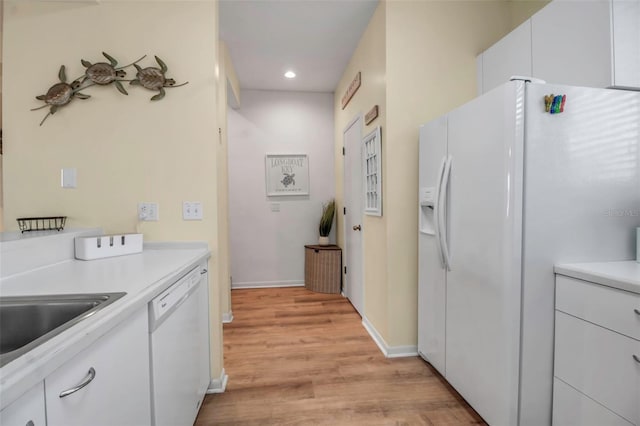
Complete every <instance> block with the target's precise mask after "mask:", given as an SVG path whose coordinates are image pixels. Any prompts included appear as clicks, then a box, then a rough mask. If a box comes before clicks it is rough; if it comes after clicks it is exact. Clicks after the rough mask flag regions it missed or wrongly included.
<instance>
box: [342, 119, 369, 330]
mask: <svg viewBox="0 0 640 426" xmlns="http://www.w3.org/2000/svg"><path fill="white" fill-rule="evenodd" d="M358 122H360V123H361V124H360V137H359V140H360V143H359V146H360V149H359V150H358V153H359V157H360V164H361V168H360V179H362V133H363V130H364V126H363V124H362V123H364V115H363V114H362V112H359V113H357V114H356V115H355V116H354V117H353V118H352V119H351V120H350V121H349V122H348V123H347V125H346V126H345V127H344V129H343V130H342V149H343V151H342V152H343V158H342V159H343V161H342V169H343V173H342V185H343V186H342V189H343V195H344V203H343V204H344V207H346V205H347V197H346V186H347V184H348V183H347V182H346V168H347V162H346V161H345V160H346V155H344V153H345V151H344V150H345V148H346V147H345V137H344V136H345V133H347V131H348V130H349V129H350V128H351V127H353V126H354V125H356V124H357V123H358ZM359 196H360V200H361V206H362V202H364V199H363V198H364V197H363V194H362V191H360V194H359ZM361 214H362V219H364V213H363V212H361ZM362 219H361V221H360V222H363V220H362ZM342 225H343V229H344V250H343V252H342V253H343V256H344V266H345V267H347V266H350V265H348V262H349V259H348V256H349V255H348V246H347V232H349V229H347V216H346V215H345V214H344V211H343V215H342ZM361 232H362V233H363V234H364V231H361ZM363 239H364V238H363V237H361V242H362V240H363ZM360 257H361V259H360V279H361V281H362V282H361V286H362V306H361V311H362V312H358V313H359V314H360V315H361V317H362V318H363V319H364V317H365V316H364V310H365V285H364V278H365V277H364V244H361V250H360ZM347 270H348V269H347ZM341 273H342V277H343V280H344V283H345V284H346V285H345V287H344V289H343V292H342V295H343V296H344V297H348V296H347V294H348V293H349V292H348V291H346V290H347V289H348V286H349V281H348V279H347V277H346V275H347V274H345V273H344V269H343V270H342V271H341ZM356 310H357V309H356Z"/></svg>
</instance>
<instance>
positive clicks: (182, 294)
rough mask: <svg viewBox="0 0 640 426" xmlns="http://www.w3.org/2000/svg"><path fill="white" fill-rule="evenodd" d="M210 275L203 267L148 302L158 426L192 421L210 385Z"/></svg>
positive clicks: (154, 412) (153, 401)
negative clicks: (208, 288) (208, 286)
mask: <svg viewBox="0 0 640 426" xmlns="http://www.w3.org/2000/svg"><path fill="white" fill-rule="evenodd" d="M207 277H208V274H207V269H206V267H205V266H203V265H201V266H198V267H196V268H194V269H193V270H191V271H190V272H189V273H188V274H187V275H185V276H184V277H182V278H181V279H179V280H178V281H177V282H176V283H175V284H173V285H172V286H171V287H169V288H168V289H167V290H165V291H164V292H163V293H162V294H160V295H159V296H158V297H156V298H155V299H153V300H152V301H151V302H150V303H149V333H150V339H151V340H150V346H151V387H152V392H151V394H152V398H151V406H152V421H153V424H154V425H156V426H162V425H166V426H176V425H190V424H193V422H194V421H195V419H196V416H197V415H198V410H199V409H200V404H201V403H202V399H203V398H204V394H205V392H206V390H207V387H208V385H209V380H210V374H209V305H208V303H209V302H208V291H207V281H208V279H207Z"/></svg>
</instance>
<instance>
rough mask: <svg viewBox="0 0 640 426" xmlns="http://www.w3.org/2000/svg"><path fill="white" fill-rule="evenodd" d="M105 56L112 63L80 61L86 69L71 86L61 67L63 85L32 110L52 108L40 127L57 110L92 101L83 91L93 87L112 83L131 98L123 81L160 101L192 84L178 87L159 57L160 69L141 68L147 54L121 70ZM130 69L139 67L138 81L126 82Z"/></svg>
mask: <svg viewBox="0 0 640 426" xmlns="http://www.w3.org/2000/svg"><path fill="white" fill-rule="evenodd" d="M102 55H103V56H104V57H105V58H106V59H107V60H108V61H109V62H96V63H91V62H89V61H86V60H84V59H81V60H80V62H81V63H82V65H83V66H84V67H85V68H86V69H85V72H84V74H83V75H82V76H80V77H78V78H76V79H74V80H72V81H71V82H70V83H68V82H67V73H66V69H65V66H64V65H62V66H61V67H60V70H59V71H58V79H59V80H60V82H58V83H56V84H54V85H53V86H51V87H50V88H49V90H47V93H45V94H44V95H38V96H36V99H38V100H40V101H44V103H45V104H44V105H42V106H41V107H38V108H33V109H31V111H36V110H39V109H42V108H47V107H49V112H48V113H47V115H45V116H44V118H43V119H42V121H41V122H40V125H41V126H42V124H43V123H44V122H45V120H46V119H47V118H48V117H49V116H50V115H53V114H55V112H56V111H57V110H58V109H60V108H61V107H63V106H65V105H67V104H69V103H70V102H71V101H72V100H74V99H89V98H90V97H91V96H90V95H87V94H85V93H82V92H81V91H82V90H84V89H87V88H89V87H91V86H96V85H97V86H107V85H110V84H113V85H114V86H115V87H116V89H117V90H118V91H119V92H120V93H122V94H123V95H128V94H129V93H128V92H127V90H126V89H125V87H124V85H123V84H122V82H128V83H129V85H134V86H141V87H144V88H145V89H148V90H152V91H154V92H158V93H157V94H156V95H154V96H152V97H151V100H152V101H159V100H160V99H162V98H164V96H165V90H164V89H165V88H169V87H180V86H184V85H185V84H188V83H189V82H188V81H187V82H184V83H181V84H176V81H175V80H174V79H173V78H167V77H166V73H167V71H168V67H167V65H166V64H165V63H164V61H163V60H162V59H160V58H158V57H157V56H156V57H155V58H156V62H157V63H158V67H153V66H151V67H146V68H142V67H141V66H140V65H138V62H140V61H142V60H143V59H144V58H146V55H144V56H143V57H141V58H140V59H138V60H137V61H135V62H132V63H130V64H128V65H125V66H122V67H119V66H118V61H117V60H116V59H115V58H113V57H112V56H110V55H109V54H107V53H105V52H102ZM131 66H134V67H135V68H136V70H137V73H136V76H135V78H133V79H131V80H127V79H126V78H125V77H126V75H127V73H126V71H125V70H124V69H125V68H128V67H131Z"/></svg>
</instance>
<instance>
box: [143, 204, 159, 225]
mask: <svg viewBox="0 0 640 426" xmlns="http://www.w3.org/2000/svg"><path fill="white" fill-rule="evenodd" d="M138 219H140V220H142V221H146V222H148V221H157V220H160V212H159V208H158V203H138Z"/></svg>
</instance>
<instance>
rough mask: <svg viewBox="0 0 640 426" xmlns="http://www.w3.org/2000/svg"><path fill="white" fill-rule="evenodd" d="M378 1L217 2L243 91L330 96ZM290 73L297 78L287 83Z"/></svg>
mask: <svg viewBox="0 0 640 426" xmlns="http://www.w3.org/2000/svg"><path fill="white" fill-rule="evenodd" d="M377 4H378V0H220V2H219V5H220V6H219V7H220V9H219V10H220V15H219V19H220V39H221V40H223V41H224V42H225V43H226V44H227V46H228V48H229V52H230V54H231V59H232V60H233V65H234V67H235V69H236V74H237V75H238V79H239V80H240V87H241V88H242V89H260V90H294V91H307V92H333V91H334V90H335V88H336V86H337V85H338V81H339V80H340V77H342V73H343V72H344V70H345V68H346V67H347V64H348V62H349V59H350V58H351V55H352V54H353V52H354V50H355V48H356V46H357V44H358V41H359V40H360V36H361V35H362V33H363V32H364V29H365V28H366V27H367V24H368V23H369V20H370V19H371V16H372V15H373V12H374V10H375V8H376V6H377ZM287 70H293V71H294V72H295V73H296V74H297V76H296V78H294V79H286V78H285V77H284V73H285V71H287Z"/></svg>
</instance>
